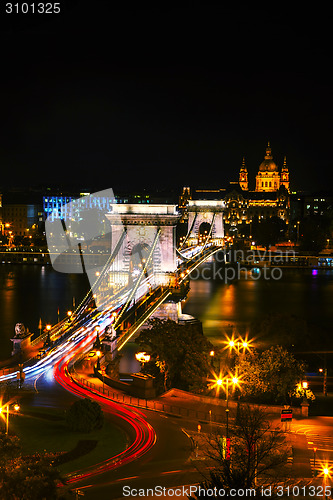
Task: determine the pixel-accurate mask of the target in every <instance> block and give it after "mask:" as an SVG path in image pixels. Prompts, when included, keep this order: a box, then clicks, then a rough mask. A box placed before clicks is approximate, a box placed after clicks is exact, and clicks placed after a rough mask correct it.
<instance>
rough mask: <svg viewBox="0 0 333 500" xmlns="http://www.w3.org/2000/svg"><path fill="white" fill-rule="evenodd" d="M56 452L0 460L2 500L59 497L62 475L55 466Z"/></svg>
mask: <svg viewBox="0 0 333 500" xmlns="http://www.w3.org/2000/svg"><path fill="white" fill-rule="evenodd" d="M54 459H55V455H54V454H48V453H43V454H39V453H36V454H34V455H29V456H26V457H16V458H14V459H11V460H8V459H7V460H6V459H4V458H3V457H2V460H1V461H0V491H1V499H2V500H15V499H17V500H18V499H20V500H36V499H37V498H40V499H43V498H45V499H46V498H47V499H49V500H52V499H56V498H58V485H59V483H60V482H61V476H60V472H59V471H58V469H56V468H55V467H54V466H53V462H54Z"/></svg>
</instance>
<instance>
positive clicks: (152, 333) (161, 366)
mask: <svg viewBox="0 0 333 500" xmlns="http://www.w3.org/2000/svg"><path fill="white" fill-rule="evenodd" d="M136 343H138V344H139V345H140V346H141V347H142V348H144V349H146V350H147V351H148V352H149V353H150V355H151V361H150V362H149V363H146V364H145V366H144V367H143V371H144V372H146V373H150V374H152V375H155V376H157V378H158V377H159V378H160V380H161V382H162V384H163V389H164V390H168V389H170V388H171V387H175V388H178V389H183V390H193V391H197V392H200V391H203V390H204V389H206V387H207V375H208V373H209V370H210V356H209V353H210V351H211V350H212V348H213V346H212V344H211V343H210V342H209V341H208V340H207V339H206V337H205V336H204V334H203V333H202V329H201V325H200V324H199V323H194V324H190V325H180V324H178V323H176V322H175V321H171V320H161V319H158V318H154V319H151V320H149V328H146V329H144V330H142V332H141V333H140V335H139V337H138V338H137V339H136Z"/></svg>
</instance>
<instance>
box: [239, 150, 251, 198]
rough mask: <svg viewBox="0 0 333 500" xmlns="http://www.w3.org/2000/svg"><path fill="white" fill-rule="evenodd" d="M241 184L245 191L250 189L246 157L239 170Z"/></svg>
mask: <svg viewBox="0 0 333 500" xmlns="http://www.w3.org/2000/svg"><path fill="white" fill-rule="evenodd" d="M239 185H240V187H241V188H242V189H243V191H248V190H249V182H248V177H247V168H246V166H245V158H243V162H242V166H241V169H240V171H239Z"/></svg>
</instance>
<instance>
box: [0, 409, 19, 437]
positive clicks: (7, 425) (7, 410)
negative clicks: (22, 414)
mask: <svg viewBox="0 0 333 500" xmlns="http://www.w3.org/2000/svg"><path fill="white" fill-rule="evenodd" d="M19 409H20V405H19V404H18V403H15V405H14V410H15V411H16V412H17V411H19ZM4 410H5V412H6V434H8V428H9V403H7V404H5V405H4V406H0V415H1V416H2V415H3V413H4Z"/></svg>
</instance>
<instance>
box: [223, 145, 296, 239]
mask: <svg viewBox="0 0 333 500" xmlns="http://www.w3.org/2000/svg"><path fill="white" fill-rule="evenodd" d="M224 200H225V204H226V208H225V211H224V223H225V227H226V231H228V233H229V234H235V233H237V234H239V235H243V234H244V235H247V236H249V235H250V234H251V229H250V228H251V223H252V222H253V221H254V220H258V221H259V222H260V221H261V220H263V219H266V218H269V217H272V216H277V217H279V218H280V219H282V220H284V221H285V222H286V223H289V208H290V199H289V170H288V167H287V162H286V158H284V163H283V167H282V169H281V172H279V170H278V166H277V165H276V163H275V162H274V161H273V156H272V150H271V147H270V144H269V143H268V145H267V148H266V154H265V157H264V161H263V162H262V163H261V164H260V166H259V170H258V174H257V175H256V184H255V190H254V191H250V190H249V183H248V172H247V168H246V165H245V159H244V158H243V162H242V166H241V168H240V172H239V182H231V183H230V189H229V190H227V192H226V194H225V197H224Z"/></svg>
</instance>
